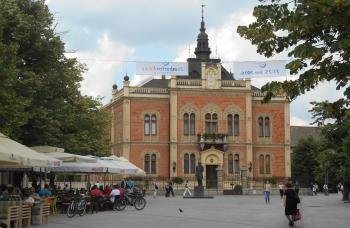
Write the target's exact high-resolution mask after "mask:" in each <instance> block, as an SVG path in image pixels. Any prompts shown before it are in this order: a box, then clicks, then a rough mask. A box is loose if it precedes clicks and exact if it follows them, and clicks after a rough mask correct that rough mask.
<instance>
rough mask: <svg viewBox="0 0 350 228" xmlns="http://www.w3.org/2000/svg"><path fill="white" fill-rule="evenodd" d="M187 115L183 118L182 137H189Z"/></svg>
mask: <svg viewBox="0 0 350 228" xmlns="http://www.w3.org/2000/svg"><path fill="white" fill-rule="evenodd" d="M189 125H190V124H189V115H188V113H185V114H184V116H183V130H184V132H183V133H184V135H185V136H187V135H189V127H190V126H189Z"/></svg>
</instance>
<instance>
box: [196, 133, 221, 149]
mask: <svg viewBox="0 0 350 228" xmlns="http://www.w3.org/2000/svg"><path fill="white" fill-rule="evenodd" d="M197 137H198V143H199V147H200V150H201V151H203V150H207V149H209V148H211V147H212V146H213V147H214V148H215V149H217V150H221V151H225V150H226V149H227V139H226V134H222V133H203V134H198V135H197Z"/></svg>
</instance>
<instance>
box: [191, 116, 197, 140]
mask: <svg viewBox="0 0 350 228" xmlns="http://www.w3.org/2000/svg"><path fill="white" fill-rule="evenodd" d="M190 135H196V115H195V114H194V113H191V115H190Z"/></svg>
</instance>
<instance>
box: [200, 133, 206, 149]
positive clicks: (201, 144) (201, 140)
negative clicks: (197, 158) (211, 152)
mask: <svg viewBox="0 0 350 228" xmlns="http://www.w3.org/2000/svg"><path fill="white" fill-rule="evenodd" d="M204 146H205V143H204V138H203V136H201V139H200V140H199V147H200V149H201V151H203V150H204Z"/></svg>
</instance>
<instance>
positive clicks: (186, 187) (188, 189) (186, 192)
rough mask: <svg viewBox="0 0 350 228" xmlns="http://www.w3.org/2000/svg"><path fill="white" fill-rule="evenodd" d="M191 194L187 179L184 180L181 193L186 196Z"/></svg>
mask: <svg viewBox="0 0 350 228" xmlns="http://www.w3.org/2000/svg"><path fill="white" fill-rule="evenodd" d="M188 195H189V196H192V194H191V191H190V188H189V187H188V180H186V182H185V191H184V193H183V197H187V196H188Z"/></svg>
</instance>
